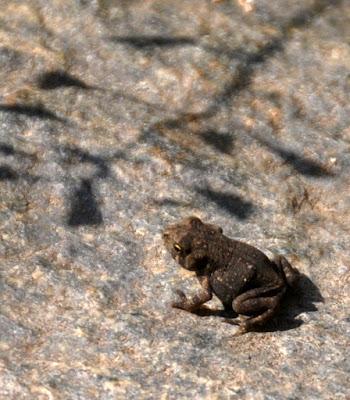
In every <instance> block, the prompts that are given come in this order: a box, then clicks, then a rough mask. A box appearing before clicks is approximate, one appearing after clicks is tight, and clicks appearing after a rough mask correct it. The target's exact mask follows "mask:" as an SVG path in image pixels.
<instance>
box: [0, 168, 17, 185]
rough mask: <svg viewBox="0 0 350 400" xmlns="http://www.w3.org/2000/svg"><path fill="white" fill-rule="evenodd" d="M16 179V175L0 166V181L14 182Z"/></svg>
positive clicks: (10, 169)
mask: <svg viewBox="0 0 350 400" xmlns="http://www.w3.org/2000/svg"><path fill="white" fill-rule="evenodd" d="M16 179H18V174H17V172H16V171H14V170H13V169H12V168H10V167H8V166H7V165H0V181H15V180H16Z"/></svg>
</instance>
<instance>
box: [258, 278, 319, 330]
mask: <svg viewBox="0 0 350 400" xmlns="http://www.w3.org/2000/svg"><path fill="white" fill-rule="evenodd" d="M323 302H324V298H323V296H322V294H321V292H320V291H319V289H318V287H317V286H316V285H315V284H314V283H313V282H312V281H311V279H310V278H308V277H307V276H306V275H304V274H300V278H299V282H298V284H297V287H296V288H295V289H294V290H293V291H290V292H287V294H286V296H285V298H284V299H283V301H282V304H281V309H280V311H279V313H278V314H277V315H276V317H275V318H274V319H272V320H271V321H270V322H268V323H267V324H266V325H264V326H263V327H261V328H260V329H257V331H259V332H275V331H288V330H290V329H294V328H297V327H299V326H301V325H302V324H303V323H304V322H303V320H302V319H300V318H297V317H298V315H300V314H302V313H305V312H315V311H317V306H316V303H323Z"/></svg>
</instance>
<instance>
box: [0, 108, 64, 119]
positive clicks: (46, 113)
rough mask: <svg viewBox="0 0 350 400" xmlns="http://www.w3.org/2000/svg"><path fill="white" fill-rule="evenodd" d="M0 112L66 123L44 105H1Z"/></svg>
mask: <svg viewBox="0 0 350 400" xmlns="http://www.w3.org/2000/svg"><path fill="white" fill-rule="evenodd" d="M0 111H5V112H9V113H12V114H20V115H25V116H26V117H34V118H39V119H48V120H51V121H59V122H66V121H65V120H64V119H63V118H60V117H58V116H57V115H55V114H54V113H53V112H52V111H50V110H48V109H47V108H45V107H44V106H43V105H42V104H40V103H38V104H35V105H29V104H0Z"/></svg>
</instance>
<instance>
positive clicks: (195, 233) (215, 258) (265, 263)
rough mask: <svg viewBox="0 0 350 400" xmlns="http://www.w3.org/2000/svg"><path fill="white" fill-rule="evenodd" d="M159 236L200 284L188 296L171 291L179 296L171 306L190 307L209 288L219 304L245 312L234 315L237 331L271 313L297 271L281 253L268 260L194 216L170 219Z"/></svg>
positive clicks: (208, 292)
mask: <svg viewBox="0 0 350 400" xmlns="http://www.w3.org/2000/svg"><path fill="white" fill-rule="evenodd" d="M163 238H164V242H165V245H166V247H167V249H168V250H169V251H170V253H171V255H172V256H173V258H174V259H175V260H176V261H177V262H178V263H179V264H180V265H181V266H182V267H183V268H185V269H188V270H191V271H195V272H196V275H197V277H198V279H199V282H200V283H201V285H202V287H203V289H204V290H203V291H202V292H201V293H199V294H197V295H195V296H193V297H191V298H187V297H186V295H185V294H184V293H182V292H181V291H177V293H178V295H179V300H178V301H176V302H174V303H173V307H176V308H180V309H183V310H187V311H195V310H197V309H198V308H199V307H200V306H201V305H202V304H204V303H205V302H207V301H209V300H210V299H211V298H212V295H213V293H214V294H215V295H216V296H217V297H218V298H219V299H220V300H221V302H222V304H223V305H224V307H225V310H227V311H232V310H233V311H234V312H236V313H237V314H239V315H241V316H245V318H244V319H243V320H241V319H240V320H239V325H240V329H239V333H244V332H246V331H249V330H253V329H254V327H256V326H258V325H263V324H264V323H265V322H267V321H268V320H269V319H271V318H272V317H273V316H274V315H275V313H276V311H277V309H278V306H279V304H280V301H281V299H282V297H283V295H284V294H285V292H286V290H287V288H288V287H293V286H294V285H295V283H296V281H297V278H298V276H299V273H298V271H297V270H296V269H294V268H293V267H292V266H291V265H290V264H289V263H288V261H287V260H286V259H285V258H284V257H283V256H276V257H275V259H274V260H273V261H271V260H269V258H267V256H266V255H265V254H264V253H262V252H261V251H260V250H258V249H256V248H255V247H253V246H250V245H248V244H246V243H242V242H239V241H237V240H232V239H230V238H228V237H226V236H225V235H223V233H222V229H221V228H220V227H218V226H215V225H211V224H205V223H203V222H202V221H201V220H200V219H199V218H196V217H189V218H186V219H184V220H183V221H181V222H180V223H177V224H174V225H170V226H169V227H167V228H166V229H165V230H164V233H163Z"/></svg>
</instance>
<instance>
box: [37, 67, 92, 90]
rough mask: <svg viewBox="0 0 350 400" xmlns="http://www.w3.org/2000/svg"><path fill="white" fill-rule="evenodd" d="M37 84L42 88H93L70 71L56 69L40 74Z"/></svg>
mask: <svg viewBox="0 0 350 400" xmlns="http://www.w3.org/2000/svg"><path fill="white" fill-rule="evenodd" d="M37 84H38V87H39V88H40V89H44V90H52V89H57V88H61V87H76V88H79V89H92V88H91V87H90V86H88V85H86V84H85V83H84V82H83V81H82V80H80V79H78V78H75V77H74V76H72V75H70V74H69V73H68V72H65V71H61V70H56V71H49V72H45V73H43V74H42V75H40V76H38V78H37Z"/></svg>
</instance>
